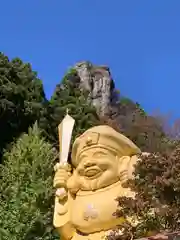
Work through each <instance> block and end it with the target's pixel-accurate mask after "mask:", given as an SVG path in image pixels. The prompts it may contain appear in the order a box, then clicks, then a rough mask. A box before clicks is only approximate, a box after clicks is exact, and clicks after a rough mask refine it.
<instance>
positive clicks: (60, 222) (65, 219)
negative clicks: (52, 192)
mask: <svg viewBox="0 0 180 240" xmlns="http://www.w3.org/2000/svg"><path fill="white" fill-rule="evenodd" d="M72 201H73V198H72V197H71V195H70V194H69V193H68V197H67V198H65V199H63V200H59V198H58V197H57V196H56V197H55V208H54V220H53V224H54V227H55V228H56V229H57V231H58V232H59V234H60V236H61V239H64V240H69V239H71V238H72V237H73V235H74V232H75V229H74V227H73V226H72V224H71V219H70V209H71V204H72Z"/></svg>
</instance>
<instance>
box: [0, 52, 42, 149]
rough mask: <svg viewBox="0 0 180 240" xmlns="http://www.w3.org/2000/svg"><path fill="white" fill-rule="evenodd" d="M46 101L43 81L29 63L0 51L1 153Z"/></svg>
mask: <svg viewBox="0 0 180 240" xmlns="http://www.w3.org/2000/svg"><path fill="white" fill-rule="evenodd" d="M45 101H46V99H45V94H44V90H43V85H42V82H41V80H40V79H38V78H37V73H36V72H34V71H32V68H31V65H30V64H28V63H27V64H26V63H23V62H22V61H21V60H20V59H18V58H15V59H13V60H11V61H10V60H9V59H8V57H7V56H5V55H4V54H2V53H0V125H1V135H0V153H2V149H3V148H4V147H5V146H6V144H7V143H9V142H11V141H12V140H13V138H14V137H17V136H18V135H19V134H20V133H22V132H25V131H27V129H28V127H29V126H30V125H32V124H33V123H34V122H35V121H36V120H37V119H38V118H39V117H40V113H41V109H42V104H43V103H44V102H45Z"/></svg>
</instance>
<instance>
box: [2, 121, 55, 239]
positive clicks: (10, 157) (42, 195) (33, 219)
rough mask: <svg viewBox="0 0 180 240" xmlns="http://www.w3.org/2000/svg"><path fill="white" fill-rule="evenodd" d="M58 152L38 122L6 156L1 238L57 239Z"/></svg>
mask: <svg viewBox="0 0 180 240" xmlns="http://www.w3.org/2000/svg"><path fill="white" fill-rule="evenodd" d="M56 157H57V152H56V151H55V150H54V149H53V148H52V146H51V145H50V144H49V143H47V142H45V140H44V139H43V138H42V137H41V132H40V130H39V129H38V127H37V124H35V125H34V126H33V128H29V132H28V134H23V135H22V136H21V137H20V138H19V139H18V140H17V142H16V143H14V145H13V146H12V148H11V150H9V151H6V152H5V153H4V156H3V160H4V165H1V169H0V192H1V195H0V239H2V240H9V239H11V240H21V239H22V240H30V239H34V240H55V239H58V237H56V235H55V233H54V232H53V231H54V230H53V227H52V212H53V201H54V197H53V190H52V185H53V184H52V178H53V166H54V164H55V160H56Z"/></svg>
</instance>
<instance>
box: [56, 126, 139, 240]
mask: <svg viewBox="0 0 180 240" xmlns="http://www.w3.org/2000/svg"><path fill="white" fill-rule="evenodd" d="M138 153H140V149H139V148H138V147H137V146H136V145H135V144H134V143H133V142H132V141H131V140H129V139H128V138H126V137H125V136H124V135H122V134H120V133H118V132H116V131H115V130H114V129H112V128H111V127H109V126H97V127H94V128H91V129H89V130H87V131H86V132H85V133H84V134H82V135H81V136H80V137H79V138H77V139H76V140H75V142H74V144H73V147H72V163H73V165H72V167H73V172H72V173H70V172H69V171H68V168H67V167H66V166H65V165H62V166H60V167H58V168H57V169H56V173H55V177H54V186H55V187H56V188H58V187H61V186H62V187H64V188H65V189H66V190H67V193H68V194H67V195H62V197H61V196H60V194H61V191H59V195H56V197H55V209H54V226H55V227H56V228H57V229H58V231H59V233H60V235H61V239H64V240H67V239H72V240H80V239H82V240H86V239H87V240H88V239H89V240H90V239H105V237H106V235H107V234H108V232H109V231H110V230H112V229H113V228H115V227H116V226H117V225H118V224H120V223H122V222H123V221H124V218H117V217H116V216H115V215H114V212H116V210H117V204H118V203H117V201H116V198H117V197H119V196H128V197H133V196H134V192H132V191H131V190H130V189H129V188H124V187H123V186H122V184H123V183H124V182H125V181H126V180H128V179H129V178H131V177H132V172H133V170H134V165H135V164H136V162H137V161H138V157H137V156H136V155H137V154H138ZM62 194H63V191H62Z"/></svg>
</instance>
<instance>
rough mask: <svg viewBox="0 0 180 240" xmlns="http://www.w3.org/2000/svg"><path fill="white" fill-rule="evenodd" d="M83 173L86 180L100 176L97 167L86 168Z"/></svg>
mask: <svg viewBox="0 0 180 240" xmlns="http://www.w3.org/2000/svg"><path fill="white" fill-rule="evenodd" d="M84 173H85V176H86V177H88V178H96V177H98V176H99V175H100V174H101V170H100V169H99V168H97V167H87V168H86V169H85V170H84Z"/></svg>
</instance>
